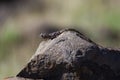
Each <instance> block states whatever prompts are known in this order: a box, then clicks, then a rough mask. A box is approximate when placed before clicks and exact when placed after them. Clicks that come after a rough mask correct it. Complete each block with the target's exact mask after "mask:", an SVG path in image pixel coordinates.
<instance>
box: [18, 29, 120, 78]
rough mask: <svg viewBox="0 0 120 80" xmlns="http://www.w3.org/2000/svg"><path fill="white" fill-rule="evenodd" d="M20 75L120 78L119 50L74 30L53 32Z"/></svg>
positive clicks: (35, 76)
mask: <svg viewBox="0 0 120 80" xmlns="http://www.w3.org/2000/svg"><path fill="white" fill-rule="evenodd" d="M42 37H43V38H44V37H45V38H48V39H47V40H46V41H43V42H41V43H40V45H39V47H38V49H37V51H36V53H35V55H33V56H32V58H31V59H30V61H29V63H28V64H27V65H26V67H25V68H24V69H23V70H22V71H20V73H19V74H17V77H23V78H31V79H43V80H120V50H113V49H108V48H104V47H102V46H99V45H98V44H96V43H94V42H93V41H92V40H90V39H89V38H87V37H86V36H84V35H83V34H81V33H80V32H78V31H76V30H74V29H65V30H61V31H57V32H54V33H50V34H43V35H42Z"/></svg>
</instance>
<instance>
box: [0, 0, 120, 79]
mask: <svg viewBox="0 0 120 80" xmlns="http://www.w3.org/2000/svg"><path fill="white" fill-rule="evenodd" d="M42 23H50V24H57V25H58V26H63V27H74V28H76V29H80V30H82V31H83V32H84V33H85V34H86V35H87V36H89V37H90V38H91V39H92V40H93V41H95V42H96V43H98V44H100V45H103V46H105V47H112V48H120V0H0V79H3V78H5V77H10V76H15V75H16V74H17V73H18V72H19V71H20V70H21V69H22V68H23V67H24V66H25V65H26V63H27V62H28V61H29V59H30V57H31V56H32V55H33V54H34V53H35V51H36V49H37V47H38V45H39V43H40V42H41V38H40V37H39V31H40V27H41V24H42Z"/></svg>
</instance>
